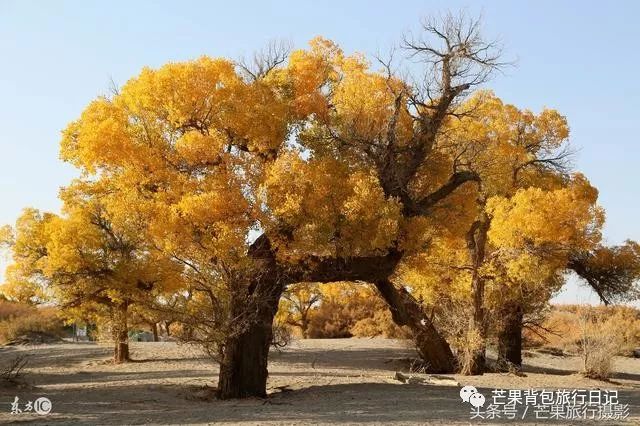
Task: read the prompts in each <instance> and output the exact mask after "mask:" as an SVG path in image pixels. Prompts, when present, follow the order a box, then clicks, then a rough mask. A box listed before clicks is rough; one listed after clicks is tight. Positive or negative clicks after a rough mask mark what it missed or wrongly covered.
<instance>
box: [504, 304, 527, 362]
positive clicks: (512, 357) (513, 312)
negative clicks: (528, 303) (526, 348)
mask: <svg viewBox="0 0 640 426" xmlns="http://www.w3.org/2000/svg"><path fill="white" fill-rule="evenodd" d="M522 317H523V314H522V307H521V306H520V305H519V304H518V303H515V302H510V303H508V304H507V306H505V309H504V316H503V318H502V323H501V324H500V330H499V332H498V366H499V367H500V368H501V369H505V370H508V369H511V368H516V369H518V370H519V369H520V368H522Z"/></svg>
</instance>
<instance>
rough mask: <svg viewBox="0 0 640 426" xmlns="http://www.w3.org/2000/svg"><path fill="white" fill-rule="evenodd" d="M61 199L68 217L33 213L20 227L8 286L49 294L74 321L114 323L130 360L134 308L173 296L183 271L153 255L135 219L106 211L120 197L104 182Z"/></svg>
mask: <svg viewBox="0 0 640 426" xmlns="http://www.w3.org/2000/svg"><path fill="white" fill-rule="evenodd" d="M62 194H63V195H62V198H63V200H64V202H65V204H64V208H63V215H62V216H56V215H53V214H48V213H45V214H41V213H39V212H38V211H36V210H33V209H27V210H25V212H24V213H23V214H22V216H21V217H20V218H19V219H18V221H17V222H16V230H15V236H14V242H13V260H14V262H13V264H11V265H10V266H9V268H8V272H9V274H8V279H9V281H8V284H7V285H8V286H9V288H11V289H20V291H21V292H23V293H24V292H27V293H32V292H34V291H35V289H42V291H39V293H40V294H42V293H44V292H45V291H46V294H47V295H48V300H52V301H55V302H56V303H59V304H60V305H61V306H62V307H63V308H64V309H65V311H66V312H67V315H68V316H69V317H74V316H75V317H86V316H87V315H92V316H96V317H98V318H99V319H101V321H102V322H103V325H104V324H105V321H106V320H108V321H109V323H110V326H111V330H112V333H113V340H114V362H116V363H120V362H126V361H128V360H129V346H128V319H129V315H130V308H131V306H133V305H134V304H147V303H149V300H151V299H152V298H153V295H155V294H161V292H163V291H170V290H171V289H172V287H171V286H172V285H175V283H179V280H178V279H179V272H180V270H179V269H177V268H176V266H175V265H174V264H173V263H172V262H171V261H169V260H168V259H165V258H162V257H159V256H157V252H155V251H151V250H149V247H148V246H147V245H146V243H145V242H144V240H143V239H142V235H140V233H139V229H138V228H137V224H138V222H137V221H136V219H135V216H134V215H129V214H128V213H126V212H119V213H122V214H124V215H125V216H126V217H117V216H118V214H119V213H118V212H114V211H109V210H108V209H107V205H108V204H109V202H110V200H109V199H110V198H111V201H113V200H114V197H113V194H105V193H104V192H102V188H101V187H100V185H99V184H93V183H87V182H76V183H74V184H73V185H71V186H70V187H69V188H67V189H65V190H64V191H63V193H62ZM118 199H119V200H121V199H120V198H118ZM34 283H35V284H34ZM36 284H37V285H36ZM9 294H12V292H9Z"/></svg>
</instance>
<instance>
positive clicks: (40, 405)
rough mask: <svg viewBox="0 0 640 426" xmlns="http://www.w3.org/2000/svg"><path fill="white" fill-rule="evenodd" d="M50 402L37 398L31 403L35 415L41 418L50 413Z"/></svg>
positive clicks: (47, 399)
mask: <svg viewBox="0 0 640 426" xmlns="http://www.w3.org/2000/svg"><path fill="white" fill-rule="evenodd" d="M51 408H52V405H51V400H50V399H49V398H45V397H44V396H42V397H40V398H38V399H36V400H35V402H34V403H33V409H34V411H35V412H36V413H38V414H40V415H41V416H45V415H47V414H49V413H50V412H51Z"/></svg>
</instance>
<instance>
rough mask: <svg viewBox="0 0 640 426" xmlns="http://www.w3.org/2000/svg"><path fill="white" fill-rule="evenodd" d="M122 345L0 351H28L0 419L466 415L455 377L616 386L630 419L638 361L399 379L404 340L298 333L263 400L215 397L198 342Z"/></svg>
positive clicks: (492, 382) (311, 420)
mask: <svg viewBox="0 0 640 426" xmlns="http://www.w3.org/2000/svg"><path fill="white" fill-rule="evenodd" d="M131 350H132V356H133V358H135V360H136V361H135V362H132V363H129V364H123V365H113V364H112V363H111V362H110V355H111V348H110V347H109V346H107V345H100V344H95V343H64V344H53V345H39V346H20V347H4V348H0V361H6V360H7V359H10V358H11V357H12V356H15V355H16V354H18V353H24V354H28V356H29V364H28V367H27V368H26V369H25V375H24V379H25V380H26V382H27V383H28V386H22V387H14V388H2V389H0V423H6V422H8V423H11V422H16V423H18V422H19V423H24V422H38V423H46V424H144V423H153V424H207V423H225V424H245V425H249V424H255V425H258V424H261V425H262V424H289V425H301V424H337V423H345V424H402V425H405V424H470V423H472V424H473V423H474V422H475V421H470V410H469V406H468V405H465V404H463V403H462V402H461V400H460V397H459V390H460V387H459V386H464V385H474V386H476V387H477V388H478V391H480V392H482V393H484V394H486V395H490V393H491V390H492V389H495V388H503V389H529V388H545V389H558V388H563V389H570V388H577V389H591V388H598V389H618V390H619V395H620V400H621V402H622V403H625V404H629V405H630V413H631V415H630V417H629V418H628V419H627V423H629V424H640V359H630V358H617V359H616V362H615V369H616V374H615V376H614V378H613V379H612V380H611V381H610V382H602V381H597V380H590V379H585V378H583V377H581V376H580V375H579V374H577V371H579V369H580V359H579V358H577V357H570V356H563V357H557V356H552V355H546V354H539V353H535V352H527V354H528V356H526V357H525V369H524V370H525V372H526V377H518V376H515V375H513V374H505V373H489V374H484V375H483V376H477V377H464V376H459V375H447V377H449V378H451V379H453V380H454V381H456V382H458V383H459V386H456V385H451V384H449V385H425V384H402V383H400V382H399V381H397V380H395V379H394V373H395V372H396V371H403V372H405V374H408V372H409V370H408V365H409V363H408V361H407V360H408V359H411V358H413V357H415V355H416V354H415V351H414V350H413V349H412V348H411V346H410V345H409V344H408V343H407V342H404V341H397V340H387V339H377V338H376V339H331V340H296V341H294V342H292V343H291V344H290V345H289V346H288V347H287V348H286V349H284V350H282V351H275V350H274V351H273V353H272V355H271V359H270V361H271V362H270V368H269V371H270V375H269V382H268V388H269V393H270V394H269V397H268V398H266V399H257V398H256V399H248V400H234V401H217V400H215V399H214V398H213V397H212V394H213V387H215V384H216V380H217V365H215V363H213V362H212V361H211V360H209V359H207V358H206V357H205V356H204V355H203V354H202V353H201V352H200V351H198V350H197V349H196V348H194V347H191V346H186V345H179V344H176V343H171V342H157V343H132V344H131ZM16 396H18V397H19V398H20V401H21V403H22V402H24V401H27V400H35V399H36V398H38V397H40V396H45V397H47V398H49V399H50V400H51V401H52V405H53V410H52V412H51V413H50V414H49V415H47V416H39V415H36V414H33V413H21V414H10V411H11V402H13V401H14V398H15V397H16ZM527 421H528V422H530V423H535V419H534V418H528V419H527ZM491 423H492V422H491V421H486V420H485V421H484V422H483V424H491ZM493 423H495V422H493ZM517 423H519V424H521V423H523V421H522V420H520V421H518V422H517ZM540 423H541V424H546V423H543V422H540ZM619 423H620V422H617V423H616V422H611V421H609V422H607V424H619Z"/></svg>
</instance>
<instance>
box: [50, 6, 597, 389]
mask: <svg viewBox="0 0 640 426" xmlns="http://www.w3.org/2000/svg"><path fill="white" fill-rule="evenodd" d="M422 29H423V30H424V31H423V34H421V35H419V36H415V37H407V38H406V39H405V41H404V49H405V50H404V51H405V52H406V53H407V54H408V56H409V57H410V58H412V59H415V60H416V61H417V62H418V63H420V64H423V65H424V69H423V70H422V71H424V73H423V74H422V75H420V76H419V77H415V76H414V78H409V77H406V78H404V77H400V76H398V75H396V74H394V72H393V71H392V70H393V64H392V62H391V61H384V60H383V61H380V64H379V65H380V67H381V68H382V70H381V71H376V70H374V69H373V68H372V66H371V64H369V63H368V62H367V61H366V60H365V58H364V57H363V56H362V55H357V54H356V55H351V56H348V55H345V54H344V53H343V52H342V50H341V49H340V48H339V47H338V46H336V45H335V44H334V43H332V42H330V41H327V40H324V39H315V40H313V41H312V42H311V45H310V48H309V49H308V50H298V51H294V52H292V53H291V54H286V52H284V51H282V50H279V49H276V48H272V49H269V50H267V51H265V52H263V53H262V54H260V55H257V56H256V59H255V61H254V63H253V64H238V63H235V62H233V61H230V60H226V59H211V58H208V57H203V58H200V59H198V60H194V61H189V62H183V63H172V64H168V65H165V66H163V67H161V68H159V69H157V70H152V69H145V70H143V72H142V73H141V74H140V75H139V76H138V77H136V78H133V79H131V80H130V81H129V82H128V83H127V84H125V85H124V86H123V87H122V88H121V90H120V91H119V92H118V93H116V94H114V95H113V96H112V97H110V98H99V99H97V100H95V101H93V102H92V103H91V104H89V106H88V107H87V108H86V110H85V111H84V112H83V113H82V115H81V117H80V118H79V119H78V120H77V121H75V122H73V123H71V124H70V125H69V127H68V128H67V130H66V131H65V133H64V137H63V140H62V157H63V158H64V159H65V160H67V161H70V162H72V163H73V164H75V165H76V166H78V167H80V168H81V169H82V170H83V172H84V179H85V180H86V181H94V180H98V181H99V182H101V185H103V186H104V187H105V188H109V189H110V191H111V192H112V193H114V194H118V196H116V197H115V198H113V199H112V200H110V207H109V210H111V211H121V210H123V209H124V208H125V207H124V206H126V208H129V209H132V210H135V212H136V215H137V216H138V217H140V222H141V223H144V224H145V226H144V228H145V229H144V235H145V239H146V240H147V242H148V244H149V247H153V249H154V250H157V251H158V252H159V253H162V256H166V257H168V258H171V259H172V260H173V261H174V262H176V263H177V264H179V265H181V268H182V271H183V279H184V280H185V283H186V284H185V285H186V288H187V291H188V292H189V294H192V295H193V297H192V298H191V299H190V304H189V306H190V307H189V308H188V309H187V311H188V312H186V314H185V316H184V318H183V321H184V322H186V323H188V327H187V331H188V333H187V334H188V335H189V336H190V338H191V339H192V340H194V341H199V342H200V343H202V344H204V345H205V346H206V347H207V348H209V349H211V351H212V353H215V355H216V356H217V357H218V358H219V360H220V363H221V369H220V378H219V383H218V394H219V396H220V397H221V398H230V397H242V396H250V395H258V396H262V395H264V394H265V392H266V379H267V356H268V349H269V344H270V343H271V340H272V323H273V318H274V315H275V313H276V311H277V307H278V302H279V299H280V296H281V294H282V292H283V291H284V289H285V288H286V286H287V285H289V284H292V283H297V282H336V281H364V282H368V283H371V284H373V285H374V286H375V287H376V288H377V290H378V292H379V294H380V295H381V297H382V298H383V299H384V300H385V301H386V303H387V304H388V305H389V308H390V309H391V313H392V317H393V319H394V321H395V322H396V323H397V324H399V325H404V326H407V327H408V328H410V329H411V330H412V332H413V335H414V340H415V342H416V346H417V349H418V352H419V353H420V355H421V356H422V357H423V358H424V360H425V362H426V363H427V365H428V367H429V368H430V369H431V370H432V371H438V372H449V371H452V370H453V369H454V368H455V358H454V356H453V353H452V350H451V348H450V347H449V344H448V343H447V342H446V340H445V339H444V338H443V336H442V334H441V333H440V332H439V331H438V329H437V327H436V326H435V325H434V323H433V321H432V317H431V316H430V315H427V314H426V312H425V309H424V306H423V304H422V303H420V302H419V301H418V300H416V297H415V295H416V294H417V293H416V289H415V288H411V287H409V286H407V285H406V284H407V282H406V281H405V280H403V279H401V278H402V274H403V271H404V270H406V269H407V268H414V267H416V266H415V265H416V263H415V262H414V260H415V259H416V257H419V256H421V255H423V254H424V253H425V252H428V251H429V250H431V248H432V246H433V243H434V236H439V233H442V232H443V230H447V231H446V232H451V233H452V235H453V234H454V233H455V232H458V233H459V232H460V231H461V230H464V232H463V235H466V240H464V241H466V243H465V247H466V249H465V250H466V251H465V255H464V256H466V259H467V260H469V259H471V260H472V262H471V269H470V271H471V274H470V275H469V278H470V281H469V282H468V283H467V284H468V285H469V286H470V288H471V293H472V294H473V295H474V302H473V311H474V317H473V324H474V327H475V328H476V329H478V330H479V332H480V334H481V335H482V333H483V327H484V325H483V322H484V318H483V316H484V313H483V310H484V304H483V298H484V296H483V294H484V286H485V282H486V277H485V276H484V270H483V268H484V265H485V264H486V263H487V259H486V256H487V247H488V246H487V244H488V243H487V241H489V240H491V238H493V237H491V229H492V227H494V221H495V217H496V214H497V213H501V212H504V211H513V212H515V211H518V210H517V209H519V208H521V205H520V204H517V202H518V201H519V200H520V198H527V197H529V198H531V199H535V198H536V196H538V195H539V194H538V192H536V191H538V190H540V191H542V190H543V189H541V188H542V187H544V190H545V191H546V190H547V189H549V190H554V188H552V184H553V182H555V180H557V179H556V178H555V177H553V176H552V177H547V178H545V176H546V175H545V174H544V172H547V171H548V168H549V166H552V165H553V164H554V160H553V159H554V157H553V156H551V153H552V152H553V151H554V150H555V149H556V148H557V145H558V144H559V143H560V142H562V141H564V140H565V139H566V129H565V127H566V123H565V122H564V119H563V118H562V117H561V116H560V115H559V114H557V113H555V112H553V111H548V112H543V113H542V114H541V115H539V116H534V115H532V114H530V113H528V112H523V111H519V110H517V109H515V108H513V107H507V106H504V105H502V104H501V103H500V102H499V101H498V100H496V99H495V98H493V97H491V96H485V97H484V98H483V97H482V96H480V97H479V98H478V99H475V100H471V101H468V102H465V99H466V98H468V96H469V94H470V93H472V92H473V89H474V88H475V87H477V86H478V85H480V84H482V83H484V82H486V81H487V79H488V78H489V76H490V74H491V73H492V72H493V71H494V70H495V69H497V68H498V67H500V66H501V63H500V59H499V51H498V49H497V48H496V46H495V44H494V43H492V42H486V41H485V40H483V39H482V37H481V36H480V33H479V23H478V22H476V21H469V20H466V19H465V18H464V17H454V16H448V17H445V19H444V20H443V21H442V22H436V23H433V22H430V21H427V22H425V23H424V25H423V28H422ZM538 175H540V176H538ZM521 177H522V179H524V181H525V182H521ZM534 177H535V178H537V179H538V181H537V182H538V183H535V184H533V183H531V182H529V180H531V179H533V178H534ZM545 179H546V180H549V181H551V182H546V180H545ZM570 181H571V179H569V178H566V179H565V182H570ZM541 182H546V183H541ZM567 185H569V183H567ZM567 185H565V186H567ZM557 186H560V187H562V185H557ZM587 186H588V185H587ZM556 189H557V188H556ZM562 190H563V189H562V188H560V189H558V191H562ZM519 191H524V192H519ZM527 191H528V192H527ZM567 191H569V192H570V190H567ZM543 192H544V191H543ZM563 194H564V195H565V196H566V197H569V195H566V194H565V193H563V192H559V193H557V194H555V196H557V197H560V198H562V196H563ZM586 194H587V195H588V191H587V192H586ZM517 197H520V198H517ZM586 198H588V197H586ZM491 200H494V201H491ZM500 200H502V201H500ZM490 201H491V202H490ZM534 201H535V200H534ZM514 202H515V203H516V204H513V205H511V204H510V203H514ZM546 211H547V210H545V212H546ZM587 215H588V214H587ZM491 216H493V219H492V218H491ZM123 217H124V216H122V217H118V218H116V220H123ZM501 220H502V222H506V221H507V219H501ZM536 223H537V222H536ZM496 229H501V228H500V227H498V226H496ZM495 235H496V237H495V238H496V241H504V244H507V245H508V244H512V243H513V240H510V239H508V238H507V235H510V234H506V233H496V234H495ZM514 235H515V234H514ZM562 235H564V234H562ZM518 243H522V244H521V245H522V246H526V245H527V242H526V241H525V242H520V241H518ZM492 244H493V243H492ZM494 245H497V243H495V244H494ZM418 265H419V264H418ZM428 266H429V265H425V267H428ZM194 319H199V320H197V321H196V320H194Z"/></svg>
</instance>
